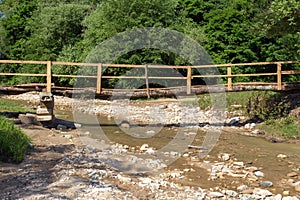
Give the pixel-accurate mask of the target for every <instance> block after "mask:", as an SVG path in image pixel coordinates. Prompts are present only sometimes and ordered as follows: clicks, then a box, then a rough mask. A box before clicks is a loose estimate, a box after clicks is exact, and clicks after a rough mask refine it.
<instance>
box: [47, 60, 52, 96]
mask: <svg viewBox="0 0 300 200" xmlns="http://www.w3.org/2000/svg"><path fill="white" fill-rule="evenodd" d="M51 67H52V62H51V61H47V86H46V92H48V93H51V76H52V75H51Z"/></svg>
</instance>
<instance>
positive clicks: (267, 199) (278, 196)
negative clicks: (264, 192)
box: [265, 194, 282, 200]
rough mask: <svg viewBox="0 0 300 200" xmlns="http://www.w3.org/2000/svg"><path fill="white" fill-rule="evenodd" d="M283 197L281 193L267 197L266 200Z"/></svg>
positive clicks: (275, 199)
mask: <svg viewBox="0 0 300 200" xmlns="http://www.w3.org/2000/svg"><path fill="white" fill-rule="evenodd" d="M281 199H282V195H281V194H277V195H275V196H273V197H266V199H265V200H281Z"/></svg>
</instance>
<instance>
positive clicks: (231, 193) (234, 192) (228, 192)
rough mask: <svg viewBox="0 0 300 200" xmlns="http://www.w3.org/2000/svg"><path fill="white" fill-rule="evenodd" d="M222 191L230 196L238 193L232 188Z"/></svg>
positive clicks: (235, 195)
mask: <svg viewBox="0 0 300 200" xmlns="http://www.w3.org/2000/svg"><path fill="white" fill-rule="evenodd" d="M223 193H225V194H226V195H228V196H230V197H237V196H238V195H239V194H238V193H237V192H236V191H233V190H225V191H223Z"/></svg>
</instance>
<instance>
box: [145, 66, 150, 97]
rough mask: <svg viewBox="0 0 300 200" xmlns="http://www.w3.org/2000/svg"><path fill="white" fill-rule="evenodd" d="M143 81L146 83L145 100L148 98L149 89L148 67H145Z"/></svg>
mask: <svg viewBox="0 0 300 200" xmlns="http://www.w3.org/2000/svg"><path fill="white" fill-rule="evenodd" d="M145 81H146V93H147V98H148V99H149V98H150V89H149V76H148V65H145Z"/></svg>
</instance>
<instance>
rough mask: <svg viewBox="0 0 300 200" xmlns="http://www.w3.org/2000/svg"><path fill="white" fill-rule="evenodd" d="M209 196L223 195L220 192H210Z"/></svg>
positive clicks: (218, 196)
mask: <svg viewBox="0 0 300 200" xmlns="http://www.w3.org/2000/svg"><path fill="white" fill-rule="evenodd" d="M209 196H210V197H212V198H221V197H224V194H222V193H220V192H210V193H209Z"/></svg>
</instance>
